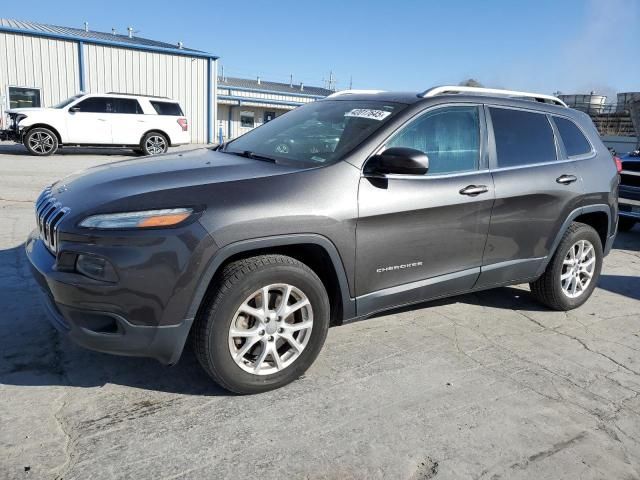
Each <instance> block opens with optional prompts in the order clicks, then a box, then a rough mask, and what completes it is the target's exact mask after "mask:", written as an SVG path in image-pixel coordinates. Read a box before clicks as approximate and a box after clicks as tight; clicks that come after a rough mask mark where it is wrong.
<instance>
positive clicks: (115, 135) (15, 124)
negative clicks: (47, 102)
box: [0, 92, 191, 156]
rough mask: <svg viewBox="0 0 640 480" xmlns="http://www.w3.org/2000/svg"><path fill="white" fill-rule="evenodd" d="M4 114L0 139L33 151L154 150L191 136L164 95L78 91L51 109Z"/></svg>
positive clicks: (179, 113)
mask: <svg viewBox="0 0 640 480" xmlns="http://www.w3.org/2000/svg"><path fill="white" fill-rule="evenodd" d="M7 114H8V115H9V123H8V127H9V129H8V130H5V131H4V132H0V133H2V135H0V138H2V137H4V138H7V139H10V140H14V141H16V142H18V143H23V144H24V145H25V147H27V149H28V150H29V152H30V153H31V154H33V155H41V156H42V155H51V154H53V153H55V152H56V150H57V149H58V148H59V147H61V146H110V147H127V148H133V149H134V150H136V151H137V152H138V153H142V154H145V155H155V154H159V153H164V152H166V151H167V148H168V147H170V146H175V145H183V144H186V143H189V142H190V141H191V138H190V135H189V126H188V122H187V119H186V117H185V116H184V113H183V112H182V108H180V105H179V104H178V103H177V102H175V101H173V100H170V99H168V98H166V97H150V96H142V95H128V94H120V93H113V92H110V93H107V94H81V95H76V96H74V97H71V98H69V99H67V100H65V101H64V102H61V103H59V104H58V105H55V106H54V107H51V108H16V109H12V110H7Z"/></svg>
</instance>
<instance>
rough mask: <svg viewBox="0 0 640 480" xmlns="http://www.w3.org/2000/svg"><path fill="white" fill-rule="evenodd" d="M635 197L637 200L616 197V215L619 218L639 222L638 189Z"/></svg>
mask: <svg viewBox="0 0 640 480" xmlns="http://www.w3.org/2000/svg"><path fill="white" fill-rule="evenodd" d="M638 190H639V191H638V193H636V195H635V196H637V197H638V198H629V197H630V196H631V194H629V197H627V196H625V197H622V196H620V197H618V214H619V215H620V216H621V217H627V218H633V219H635V220H639V221H640V189H638ZM621 193H622V192H621Z"/></svg>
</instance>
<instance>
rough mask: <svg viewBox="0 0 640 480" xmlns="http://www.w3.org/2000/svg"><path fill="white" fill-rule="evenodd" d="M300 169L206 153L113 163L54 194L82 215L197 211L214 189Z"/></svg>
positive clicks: (60, 185) (64, 183)
mask: <svg viewBox="0 0 640 480" xmlns="http://www.w3.org/2000/svg"><path fill="white" fill-rule="evenodd" d="M300 170H302V168H293V167H290V166H283V165H278V164H273V163H269V162H263V161H259V160H253V159H249V158H243V157H239V156H237V155H231V154H228V153H221V152H216V151H213V150H210V149H206V148H204V149H197V150H191V151H187V152H182V153H177V154H165V155H159V156H154V157H143V158H137V159H132V160H125V161H121V162H114V163H109V164H105V165H101V166H98V167H94V168H90V169H87V170H84V171H81V172H76V173H73V174H71V175H69V176H68V177H65V178H63V179H62V180H59V181H58V182H56V183H54V184H53V186H52V192H53V194H54V196H55V197H56V198H57V199H58V201H59V202H60V203H62V205H64V206H67V207H69V208H71V210H72V212H73V213H74V214H79V213H82V214H83V215H84V214H87V213H92V214H93V213H102V212H115V211H133V210H144V209H149V208H172V207H186V206H196V207H197V206H198V205H202V204H205V203H207V202H209V201H210V200H211V196H212V195H215V190H214V189H212V185H214V184H217V183H222V182H237V181H245V180H246V181H249V180H251V179H255V178H261V177H266V176H272V175H284V174H288V173H292V172H296V171H300ZM222 200H223V199H222ZM74 216H75V215H74Z"/></svg>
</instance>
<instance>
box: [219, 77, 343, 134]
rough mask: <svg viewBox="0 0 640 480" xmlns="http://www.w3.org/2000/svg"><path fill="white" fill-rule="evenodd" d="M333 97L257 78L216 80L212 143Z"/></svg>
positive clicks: (317, 90)
mask: <svg viewBox="0 0 640 480" xmlns="http://www.w3.org/2000/svg"><path fill="white" fill-rule="evenodd" d="M332 93H333V90H328V89H326V88H321V87H311V86H306V85H304V84H302V83H298V84H294V83H293V82H290V83H278V82H268V81H263V80H261V79H260V78H257V79H255V80H249V79H246V78H232V77H220V78H218V91H217V97H218V120H219V125H218V130H217V131H216V139H217V140H219V139H220V137H222V141H227V140H230V139H232V138H235V137H238V136H240V135H242V134H243V133H246V132H248V131H249V130H251V129H252V128H255V127H258V126H260V125H262V124H263V123H266V122H268V121H269V120H273V119H274V118H275V117H277V116H280V115H282V114H283V113H286V112H288V111H289V110H293V109H294V108H296V107H299V106H300V105H304V104H305V103H309V102H315V101H316V100H319V99H321V98H324V97H326V96H328V95H330V94H332Z"/></svg>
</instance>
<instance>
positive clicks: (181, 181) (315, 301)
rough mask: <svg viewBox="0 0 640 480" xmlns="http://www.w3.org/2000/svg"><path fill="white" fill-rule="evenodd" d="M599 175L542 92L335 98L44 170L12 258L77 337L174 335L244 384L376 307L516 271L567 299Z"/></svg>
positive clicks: (157, 341)
mask: <svg viewBox="0 0 640 480" xmlns="http://www.w3.org/2000/svg"><path fill="white" fill-rule="evenodd" d="M310 132H315V133H314V134H313V135H311V134H310ZM618 178H619V176H618V173H617V170H616V166H615V163H614V162H613V160H612V156H611V155H610V154H609V152H608V151H607V149H606V147H605V146H604V145H603V144H602V142H601V141H600V139H599V137H598V134H597V132H596V130H595V128H594V126H593V124H592V123H591V121H590V119H589V117H588V116H587V115H586V114H583V113H581V112H578V111H576V110H572V109H569V108H567V107H566V105H565V104H563V103H562V102H561V101H560V100H558V99H557V98H555V97H550V96H546V95H538V94H530V93H524V92H512V91H503V90H488V89H475V88H470V87H436V88H433V89H430V90H428V91H426V92H424V93H421V94H418V95H416V94H415V93H385V92H366V91H364V92H363V91H360V92H358V91H346V92H339V93H337V94H334V95H331V96H330V97H328V98H326V99H323V100H320V101H317V102H314V103H311V104H308V105H305V106H303V107H300V108H298V109H295V110H293V111H291V112H289V113H287V114H286V115H283V116H281V117H278V118H276V119H275V120H273V121H272V122H269V123H267V124H265V125H263V126H261V127H260V128H257V129H255V130H253V131H251V132H249V133H247V134H245V135H243V136H242V137H239V138H237V139H235V140H233V141H230V142H228V143H226V144H223V145H221V146H218V147H216V148H213V149H201V150H196V151H191V152H187V153H181V154H177V155H165V156H163V157H162V158H145V159H135V160H129V161H123V162H118V163H111V164H108V165H104V166H100V167H96V168H92V169H90V170H87V171H85V172H84V173H80V174H73V175H71V176H69V177H67V178H65V179H62V180H60V181H59V182H57V183H54V184H53V185H51V186H50V187H48V188H47V189H45V191H44V192H43V193H42V194H41V195H40V198H39V199H38V200H37V203H36V217H37V224H38V225H37V228H36V229H35V230H34V231H33V233H32V234H31V235H30V237H29V239H28V241H27V243H26V251H27V254H28V257H29V259H30V261H31V264H32V267H33V268H32V270H33V274H34V276H35V278H36V280H37V282H38V283H39V285H40V286H41V287H42V290H43V291H44V293H45V295H43V298H44V299H45V305H46V307H47V309H48V312H49V314H50V315H49V316H50V318H51V319H52V322H53V324H54V325H55V326H56V327H58V328H59V329H60V330H61V331H62V332H65V333H66V334H68V335H69V336H70V337H71V338H72V339H73V340H74V341H76V342H77V343H79V344H80V345H83V346H85V347H88V348H90V349H95V350H98V351H102V352H110V353H115V354H121V355H137V356H147V357H153V358H156V359H158V360H159V361H160V362H162V363H165V364H174V363H176V362H177V361H178V359H179V357H180V355H181V353H182V350H183V347H184V345H185V342H186V340H187V338H188V337H189V338H190V341H192V342H193V345H194V349H195V353H196V355H197V358H198V360H199V362H200V363H201V365H202V366H203V367H204V369H205V370H206V371H207V372H208V374H209V375H210V376H211V377H212V378H213V379H214V380H215V381H216V382H218V383H219V384H220V385H222V386H223V387H225V388H226V389H228V390H231V391H234V392H238V393H256V392H261V391H265V390H269V389H272V388H276V387H279V386H282V385H285V384H287V383H288V382H291V381H292V380H294V379H295V378H297V377H299V376H300V375H301V374H302V373H303V372H304V371H305V370H306V369H307V368H308V367H309V366H310V365H311V363H312V362H313V361H314V359H315V358H316V357H317V355H318V353H319V352H320V349H321V347H322V345H323V343H324V341H325V336H326V334H327V329H328V327H329V326H330V325H339V324H343V323H346V322H350V321H353V320H356V319H363V318H366V317H368V316H371V315H372V314H374V313H377V312H381V311H384V310H388V309H390V308H393V307H398V306H403V305H411V304H417V303H420V302H423V301H425V300H430V299H435V298H440V297H445V296H451V295H457V294H461V293H466V292H472V291H477V290H483V289H488V288H493V287H499V286H504V285H511V284H519V283H523V282H529V283H530V286H531V290H532V293H533V295H534V296H535V297H536V298H538V299H539V300H540V301H541V302H542V303H544V304H545V305H547V306H548V307H550V308H552V309H557V310H569V309H572V308H576V307H578V306H579V305H581V304H583V303H584V302H585V301H586V300H587V299H588V298H589V296H590V295H591V293H592V292H593V290H594V288H595V286H596V283H597V281H598V276H599V274H600V270H601V267H602V260H603V257H604V256H605V255H606V254H607V253H608V252H609V250H610V249H611V245H612V243H613V240H614V237H615V233H616V228H617V218H618V211H617V187H618Z"/></svg>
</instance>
